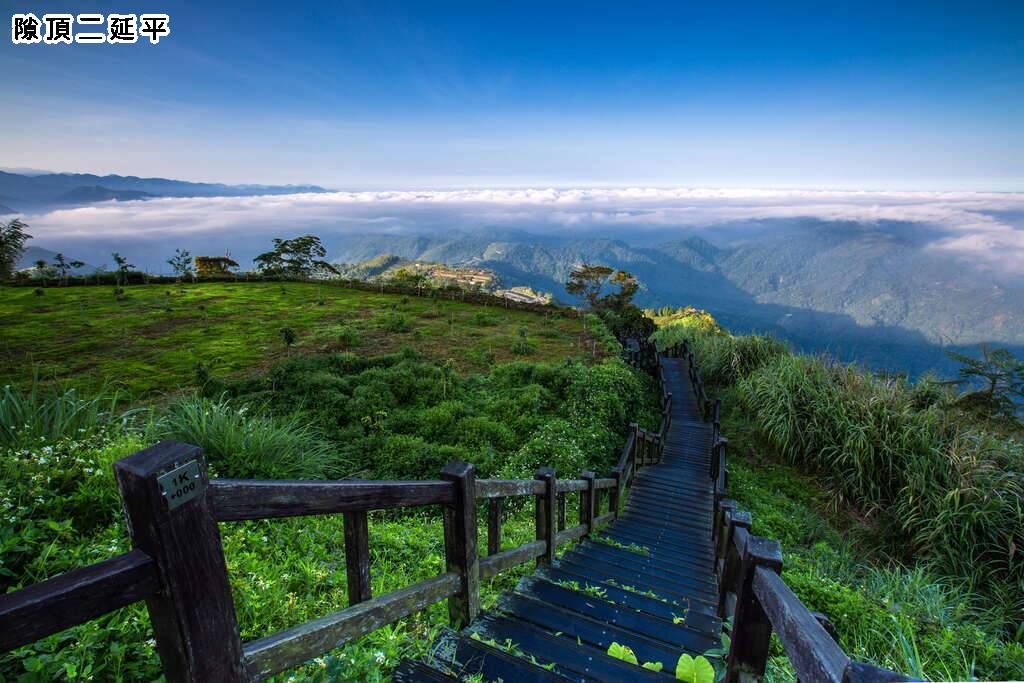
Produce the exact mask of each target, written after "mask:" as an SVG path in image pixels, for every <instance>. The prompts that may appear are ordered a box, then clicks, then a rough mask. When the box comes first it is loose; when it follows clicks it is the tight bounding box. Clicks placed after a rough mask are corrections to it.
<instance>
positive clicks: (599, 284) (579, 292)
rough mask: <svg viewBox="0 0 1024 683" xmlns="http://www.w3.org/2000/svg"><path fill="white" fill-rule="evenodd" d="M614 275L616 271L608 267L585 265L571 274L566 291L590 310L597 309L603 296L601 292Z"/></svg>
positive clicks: (566, 284)
mask: <svg viewBox="0 0 1024 683" xmlns="http://www.w3.org/2000/svg"><path fill="white" fill-rule="evenodd" d="M614 273H615V270H614V269H613V268H609V267H608V266H594V265H590V264H589V263H584V264H583V265H582V266H580V267H579V268H577V269H575V270H573V271H572V272H571V273H570V274H569V281H568V282H566V283H565V291H567V292H568V293H569V294H571V295H573V296H574V297H576V298H577V299H579V300H580V302H584V303H586V304H588V305H589V306H590V308H597V299H598V297H599V296H600V295H601V290H602V289H603V288H604V286H605V284H606V283H607V282H608V279H609V278H610V277H611V276H612V275H613V274H614Z"/></svg>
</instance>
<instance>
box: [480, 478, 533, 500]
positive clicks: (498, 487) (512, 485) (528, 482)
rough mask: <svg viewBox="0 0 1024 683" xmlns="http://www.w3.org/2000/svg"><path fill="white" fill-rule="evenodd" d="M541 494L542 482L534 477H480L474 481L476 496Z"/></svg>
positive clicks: (493, 496) (507, 496)
mask: <svg viewBox="0 0 1024 683" xmlns="http://www.w3.org/2000/svg"><path fill="white" fill-rule="evenodd" d="M543 494H544V484H543V483H542V482H539V481H536V480H534V479H481V480H480V481H478V482H477V483H476V497H477V498H514V497H517V496H540V495H543Z"/></svg>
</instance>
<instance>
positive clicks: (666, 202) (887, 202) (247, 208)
mask: <svg viewBox="0 0 1024 683" xmlns="http://www.w3.org/2000/svg"><path fill="white" fill-rule="evenodd" d="M1004 214H1010V215H1016V216H1021V217H1024V193H994V192H871V191H856V192H853V191H833V190H773V189H734V188H668V189H667V188H641V187H633V188H619V189H607V188H592V189H588V188H570V189H555V188H539V189H518V190H516V189H492V190H452V191H424V192H416V191H394V192H333V193H327V194H294V195H275V196H258V197H213V198H161V199H151V200H147V201H134V202H104V203H100V204H95V205H92V206H89V207H84V208H77V209H65V210H59V211H52V212H49V213H45V214H41V215H36V216H30V217H28V221H29V223H30V225H31V226H32V232H33V234H35V235H36V238H37V240H39V241H40V242H46V243H51V244H52V243H55V242H58V241H59V240H61V239H77V240H83V239H84V240H90V239H129V238H130V239H143V240H144V239H148V238H162V239H164V238H168V237H174V236H180V237H186V238H187V237H188V236H190V235H193V236H197V235H202V236H204V237H206V238H214V237H216V236H217V235H223V236H224V239H225V242H228V241H229V240H231V239H239V238H240V237H242V238H247V237H254V238H255V237H259V238H260V239H262V238H263V236H265V235H269V234H274V235H287V234H292V233H298V232H300V231H311V232H317V231H319V232H320V233H321V234H327V235H329V234H344V233H358V232H382V231H396V232H411V231H416V230H427V231H431V230H434V231H436V230H439V229H444V230H452V229H458V230H467V231H472V230H475V229H480V228H492V227H503V228H522V229H525V230H537V229H538V228H543V229H544V230H545V232H549V231H558V230H564V231H567V232H568V231H574V230H583V229H587V228H601V227H605V228H609V227H610V228H614V227H621V228H622V229H623V237H624V238H626V239H628V232H626V231H627V230H636V231H639V230H643V229H645V228H648V229H649V228H665V227H671V226H680V227H706V226H716V225H723V224H728V223H733V222H736V221H751V220H758V219H787V218H794V219H795V218H801V217H812V218H818V219H822V220H827V221H840V220H841V221H857V222H862V223H877V222H879V221H906V222H911V223H916V224H922V225H927V226H930V227H931V228H933V229H935V230H937V231H939V232H940V233H943V234H944V236H943V237H939V238H938V239H936V240H935V241H934V242H933V243H932V244H931V245H930V247H929V248H933V249H941V250H946V251H949V252H952V253H956V254H962V255H964V256H965V257H968V258H970V259H972V260H975V261H979V260H980V261H983V262H986V263H990V264H994V265H998V266H1001V267H1004V268H1008V269H1011V270H1017V271H1020V272H1024V225H1022V219H1020V218H1018V219H1016V224H1015V222H1014V221H1012V220H1009V219H1005V218H1001V217H999V216H1001V215H1004Z"/></svg>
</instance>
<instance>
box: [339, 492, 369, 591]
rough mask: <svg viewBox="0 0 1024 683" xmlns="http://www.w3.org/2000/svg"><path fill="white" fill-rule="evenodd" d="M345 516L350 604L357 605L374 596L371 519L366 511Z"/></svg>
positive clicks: (346, 569) (346, 561)
mask: <svg viewBox="0 0 1024 683" xmlns="http://www.w3.org/2000/svg"><path fill="white" fill-rule="evenodd" d="M344 516H345V574H346V578H347V579H348V604H349V605H355V604H358V603H360V602H363V601H364V600H369V599H370V598H371V597H373V596H372V591H371V590H370V529H369V520H368V519H367V514H366V512H365V511H360V512H346V513H344Z"/></svg>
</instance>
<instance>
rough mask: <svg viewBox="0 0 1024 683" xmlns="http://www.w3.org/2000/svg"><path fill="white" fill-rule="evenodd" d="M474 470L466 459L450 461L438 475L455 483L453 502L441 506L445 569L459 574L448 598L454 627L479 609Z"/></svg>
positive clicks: (464, 623)
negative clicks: (456, 583)
mask: <svg viewBox="0 0 1024 683" xmlns="http://www.w3.org/2000/svg"><path fill="white" fill-rule="evenodd" d="M475 473H476V472H475V469H474V467H473V466H472V465H470V464H469V463H465V462H451V463H448V464H447V465H445V466H444V469H443V470H441V478H442V479H444V480H445V481H450V482H452V483H453V484H454V485H455V502H454V503H452V504H451V505H445V507H444V558H445V567H446V569H447V571H448V572H455V573H457V574H458V575H459V576H460V577H461V582H460V588H459V592H458V594H457V595H453V596H452V597H451V598H449V599H448V616H449V619H450V620H451V623H452V626H453V627H456V628H461V627H463V626H467V625H469V624H470V623H471V622H472V621H473V620H474V619H476V615H477V612H479V611H480V568H479V566H478V563H479V561H480V560H479V558H478V557H477V552H476V535H477V532H476V492H475V488H476V487H475V484H476V477H475Z"/></svg>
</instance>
